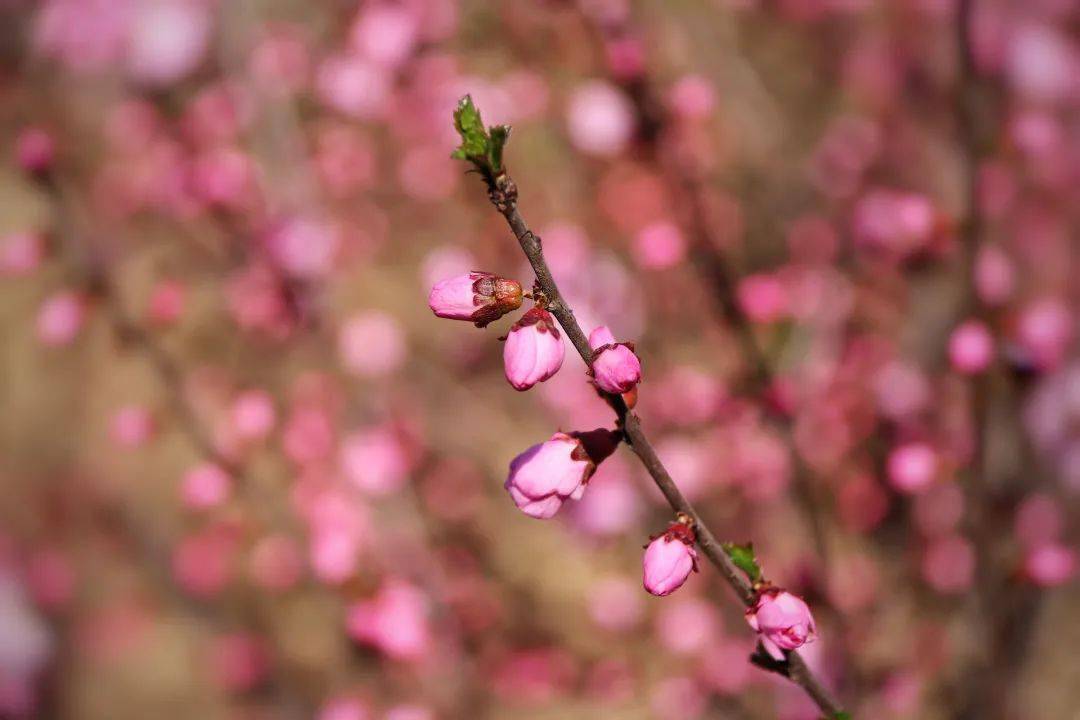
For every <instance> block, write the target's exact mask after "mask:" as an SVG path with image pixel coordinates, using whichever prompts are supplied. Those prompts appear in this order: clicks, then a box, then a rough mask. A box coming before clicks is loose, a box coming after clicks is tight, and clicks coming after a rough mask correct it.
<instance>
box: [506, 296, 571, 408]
mask: <svg viewBox="0 0 1080 720" xmlns="http://www.w3.org/2000/svg"><path fill="white" fill-rule="evenodd" d="M565 356H566V346H565V345H563V341H562V337H561V335H560V334H559V328H558V327H557V326H556V325H555V319H554V318H553V317H552V316H551V313H549V312H548V311H547V310H544V309H543V308H541V307H534V308H532V309H531V310H529V312H527V313H525V314H524V315H523V316H522V317H521V319H520V320H518V321H517V322H516V323H514V326H513V327H512V328H511V329H510V334H509V335H507V337H506V344H505V345H504V346H503V365H504V368H505V370H506V379H507V380H509V381H510V384H511V385H513V386H514V389H515V390H528V389H529V388H531V387H532V386H533V385H535V384H536V383H538V382H544V381H545V380H547V379H549V378H550V377H552V376H553V375H554V374H555V373H557V372H558V371H559V368H561V367H562V364H563V358H564V357H565Z"/></svg>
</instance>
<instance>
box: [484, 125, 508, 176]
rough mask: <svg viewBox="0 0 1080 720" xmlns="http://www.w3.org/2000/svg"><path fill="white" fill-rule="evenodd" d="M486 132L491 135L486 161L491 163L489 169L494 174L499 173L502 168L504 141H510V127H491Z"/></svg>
mask: <svg viewBox="0 0 1080 720" xmlns="http://www.w3.org/2000/svg"><path fill="white" fill-rule="evenodd" d="M488 130H489V131H490V133H491V140H490V142H489V143H488V160H489V161H490V162H491V169H492V170H494V171H495V173H500V172H502V166H503V148H504V147H506V141H507V140H509V139H510V126H509V125H493V126H492V127H490V128H488Z"/></svg>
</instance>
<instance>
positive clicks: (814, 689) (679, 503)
mask: <svg viewBox="0 0 1080 720" xmlns="http://www.w3.org/2000/svg"><path fill="white" fill-rule="evenodd" d="M485 181H486V182H487V184H488V195H489V198H490V200H491V203H492V204H493V205H494V206H495V208H496V209H497V210H498V211H499V213H500V214H502V216H503V217H504V218H505V219H506V222H507V224H508V225H509V226H510V230H511V231H512V232H513V233H514V237H515V238H517V241H518V244H519V245H521V250H522V252H524V253H525V257H527V258H528V260H529V264H530V265H531V266H532V269H533V272H534V273H535V275H536V284H537V285H538V287H539V288H540V290H541V291H542V292H543V294H544V296H545V298H547V301H548V305H547V308H548V310H549V311H550V312H551V314H552V315H554V316H555V318H556V319H557V320H558V321H559V325H561V326H562V328H563V331H564V332H565V333H566V336H567V337H568V338H569V339H570V343H571V344H572V345H573V346H574V349H575V350H577V352H578V355H580V356H581V359H582V361H583V362H584V363H585V365H586V366H588V365H590V364H591V362H592V349H591V348H590V347H589V340H588V337H587V336H586V335H585V333H584V332H583V331H582V329H581V326H580V325H579V324H578V322H577V318H575V317H574V311H573V309H571V307H570V305H569V304H568V303H567V302H566V299H565V298H564V297H563V296H562V293H561V292H559V287H558V285H557V284H556V283H555V278H554V277H553V276H552V274H551V269H550V268H549V267H548V264H547V260H546V259H545V258H544V249H543V244H542V243H541V240H540V237H539V236H538V235H536V234H535V233H534V232H533V231H532V230H530V229H529V226H528V225H527V224H526V222H525V219H524V218H523V217H522V216H521V213H520V212H519V211H518V207H517V198H518V191H517V185H516V184H515V183H514V181H513V179H511V177H510V176H509V175H508V174H507V173H505V172H503V173H501V174H499V175H497V176H488V177H485ZM604 399H605V400H606V401H607V403H608V404H609V405H610V406H611V407H612V409H613V410H614V411H615V414H616V416H617V418H618V422H619V425H620V426H621V427H622V429H623V432H624V435H625V441H626V443H627V445H629V446H630V449H631V450H633V452H634V454H635V455H637V456H638V459H640V460H641V464H642V465H643V466H644V467H645V470H646V471H647V472H648V473H649V476H650V477H651V478H652V480H653V482H654V483H656V486H657V487H658V488H659V489H660V492H661V493H663V495H664V498H666V499H667V501H668V504H669V505H670V506H671V509H672V510H674V511H675V512H676V513H685V514H686V515H687V516H689V517H690V518H691V519H692V520H693V522H694V529H695V531H696V534H697V544H698V546H699V547H700V548H701V551H702V553H703V554H704V555H705V557H706V558H708V560H709V562H711V563H712V564H713V565H714V566H715V567H716V569H717V570H719V571H720V574H721V575H722V576H723V578H724V580H725V581H726V582H727V584H728V585H730V586H731V589H732V590H734V591H735V594H736V595H738V596H739V600H741V601H742V603H743V604H744V605H746V606H750V605H752V604H753V603H754V602H755V601H756V595H757V594H756V593H755V591H754V588H753V586H752V585H751V584H750V582H749V580H747V578H746V577H745V576H744V575H743V574H742V572H741V571H740V570H739V569H738V568H737V567H736V566H735V564H734V563H733V562H732V561H731V558H729V557H728V555H727V553H726V552H724V549H723V548H722V547H721V545H720V542H719V541H718V540H717V539H716V536H715V535H713V533H712V531H711V530H709V528H708V526H707V525H706V524H705V523H704V521H703V520H702V518H701V515H700V514H699V513H698V511H697V510H696V509H695V508H694V506H693V505H692V504H691V503H690V501H689V500H687V499H686V497H685V496H684V495H683V494H682V491H680V490H679V487H678V486H677V485H676V484H675V481H674V480H673V479H672V477H671V474H670V473H668V471H667V469H666V468H665V467H664V464H663V462H662V461H661V460H660V457H659V456H658V455H657V454H656V450H655V449H654V448H653V446H652V443H651V442H649V439H648V437H647V436H646V434H645V431H644V429H643V428H642V427H641V420H640V419H639V418H638V416H637V415H635V414H634V413H633V412H631V411H630V409H629V408H628V407H627V406H626V403H625V402H624V401H623V399H622V397H621V396H618V395H610V394H606V393H605V394H604ZM768 669H770V670H773V671H774V672H777V673H778V674H780V675H783V676H784V677H786V678H788V679H789V680H791V681H792V682H793V683H795V684H796V685H798V686H799V687H801V688H802V689H803V690H804V691H805V692H806V694H807V695H808V696H809V697H810V698H811V699H812V700H813V701H814V703H815V704H816V705H817V706H818V707H819V708H820V709H821V710H822V712H824V713H825V715H826V716H827V717H829V718H832V717H835V716H837V715H838V714H840V713H841V712H842V709H841V707H840V705H839V704H838V703H837V701H836V700H835V699H834V698H833V697H832V695H831V693H830V692H829V691H828V690H827V689H826V688H825V686H824V685H823V684H822V682H821V681H820V680H819V679H818V678H817V677H816V676H815V675H814V674H813V673H812V672H811V671H810V668H809V667H807V665H806V663H805V662H804V661H803V659H802V658H801V657H800V656H799V653H798V652H795V651H791V652H788V653H787V660H786V661H785V662H784V663H778V664H777V667H773V668H768Z"/></svg>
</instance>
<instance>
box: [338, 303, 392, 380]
mask: <svg viewBox="0 0 1080 720" xmlns="http://www.w3.org/2000/svg"><path fill="white" fill-rule="evenodd" d="M407 351H408V346H407V341H406V338H405V332H404V330H403V328H402V327H401V323H399V322H398V321H397V319H396V318H394V317H393V316H391V315H388V314H387V313H384V312H382V311H380V310H367V311H363V312H359V313H356V314H355V315H353V316H351V317H350V318H349V319H347V320H346V321H345V322H344V323H343V324H342V325H341V329H340V331H339V332H338V356H339V357H340V359H341V364H342V366H343V367H344V368H345V369H346V370H348V371H349V372H352V373H355V374H356V375H359V376H361V377H367V378H378V377H383V376H386V375H389V374H390V373H392V372H394V371H395V370H397V369H398V368H399V367H400V366H401V364H402V363H403V362H405V356H406V353H407Z"/></svg>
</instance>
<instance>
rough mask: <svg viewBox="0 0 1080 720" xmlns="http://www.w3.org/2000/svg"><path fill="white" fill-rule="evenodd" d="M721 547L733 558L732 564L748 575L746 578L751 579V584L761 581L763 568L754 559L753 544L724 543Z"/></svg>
mask: <svg viewBox="0 0 1080 720" xmlns="http://www.w3.org/2000/svg"><path fill="white" fill-rule="evenodd" d="M721 547H723V548H724V552H726V553H727V554H728V557H730V558H731V562H733V563H735V566H736V567H737V568H739V569H740V570H742V571H743V572H744V573H746V577H748V578H750V582H752V583H753V582H757V581H758V580H760V579H761V566H760V565H758V562H757V558H756V557H754V544H753V543H746V544H745V545H739V544H738V543H724V544H723V545H721Z"/></svg>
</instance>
